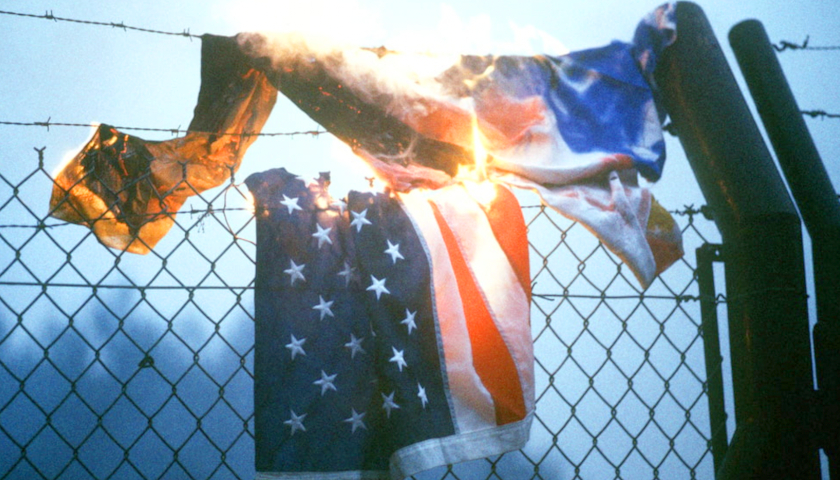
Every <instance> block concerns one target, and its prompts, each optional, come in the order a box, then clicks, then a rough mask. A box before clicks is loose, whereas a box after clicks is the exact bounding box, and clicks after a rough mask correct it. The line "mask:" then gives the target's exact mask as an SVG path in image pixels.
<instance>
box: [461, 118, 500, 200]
mask: <svg viewBox="0 0 840 480" xmlns="http://www.w3.org/2000/svg"><path fill="white" fill-rule="evenodd" d="M472 133H473V155H475V168H474V170H473V172H472V173H473V175H471V177H472V178H469V177H467V178H466V179H465V180H464V182H463V183H464V187H465V188H466V189H467V192H468V193H469V194H470V196H471V197H473V199H474V200H475V201H477V202H478V203H480V204H482V205H489V204H490V203H491V202H492V201H493V199H494V198H496V188H495V186H494V185H493V182H491V181H489V180H488V179H487V158H488V154H487V149H486V148H484V143H483V142H482V141H481V130H480V129H479V128H478V118H477V117H476V116H473V119H472Z"/></svg>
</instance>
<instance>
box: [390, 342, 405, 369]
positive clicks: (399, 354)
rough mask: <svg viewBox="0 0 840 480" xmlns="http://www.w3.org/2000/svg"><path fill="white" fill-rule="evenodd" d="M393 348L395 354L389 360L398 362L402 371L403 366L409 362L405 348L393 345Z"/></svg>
mask: <svg viewBox="0 0 840 480" xmlns="http://www.w3.org/2000/svg"><path fill="white" fill-rule="evenodd" d="M391 350H392V351H393V352H394V356H393V357H391V358H390V359H389V360H388V361H389V362H393V363H396V364H397V367H399V369H400V372H402V369H403V367H407V366H408V364H407V363H405V356H404V354H405V350H397V349H396V348H395V347H391Z"/></svg>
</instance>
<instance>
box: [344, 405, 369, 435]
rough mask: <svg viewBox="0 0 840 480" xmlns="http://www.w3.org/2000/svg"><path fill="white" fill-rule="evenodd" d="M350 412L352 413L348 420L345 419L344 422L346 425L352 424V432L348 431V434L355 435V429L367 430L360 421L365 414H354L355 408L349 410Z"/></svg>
mask: <svg viewBox="0 0 840 480" xmlns="http://www.w3.org/2000/svg"><path fill="white" fill-rule="evenodd" d="M350 410H352V411H353V413H352V414H351V415H350V418H347V419H345V420H344V421H345V422H346V423H352V424H353V425H351V428H352V430H351V431H350V433H356V429H357V428H363V429H365V430H367V426H366V425H365V422H363V421H362V419H363V418H365V412H362V413H356V409H355V408H351V409H350Z"/></svg>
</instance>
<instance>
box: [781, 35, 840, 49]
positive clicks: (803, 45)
mask: <svg viewBox="0 0 840 480" xmlns="http://www.w3.org/2000/svg"><path fill="white" fill-rule="evenodd" d="M810 39H811V36H810V35H807V36H805V41H803V42H802V43H801V44H797V43H793V42H788V41H787V40H782V41H780V42H779V43H778V44H773V48H775V49H776V51H777V52H784V51H785V50H815V51H820V50H821V51H826V50H840V45H824V46H817V47H813V46H810V45H808V41H809V40H810Z"/></svg>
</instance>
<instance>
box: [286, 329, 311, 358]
mask: <svg viewBox="0 0 840 480" xmlns="http://www.w3.org/2000/svg"><path fill="white" fill-rule="evenodd" d="M305 342H306V339H305V338H301V339H300V340H298V339H297V338H295V336H294V335H292V343H287V344H286V348H288V349H289V351H290V353H291V354H292V360H294V359H295V355H297V354H301V355H306V352H305V351H304V350H303V344H304V343H305Z"/></svg>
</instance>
